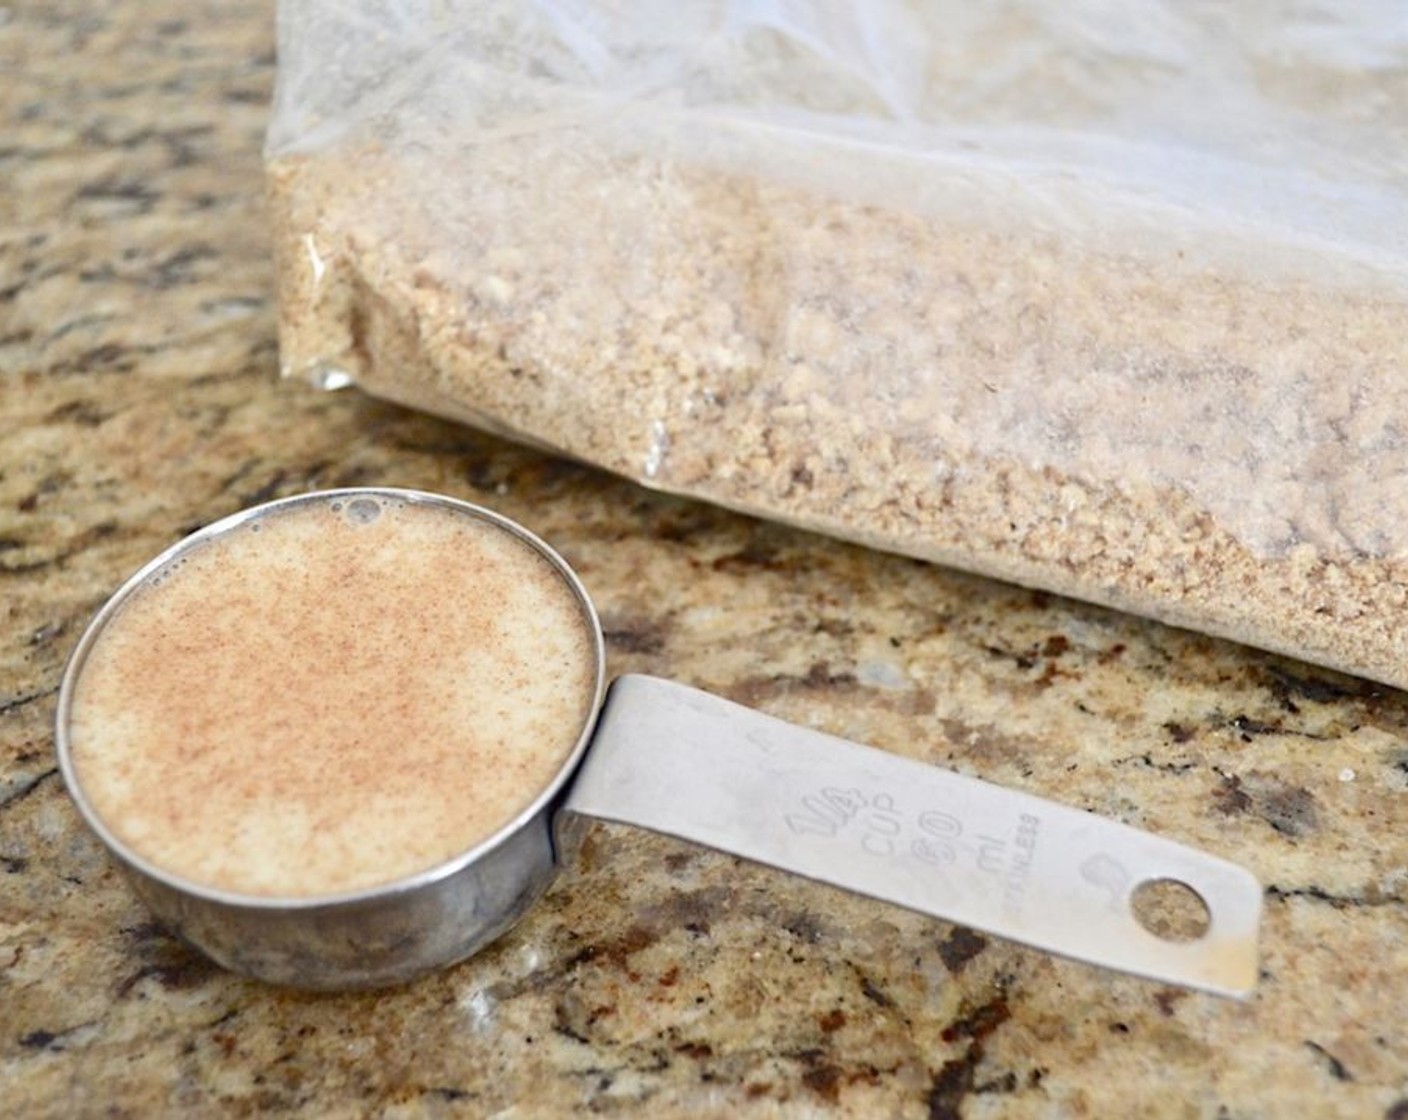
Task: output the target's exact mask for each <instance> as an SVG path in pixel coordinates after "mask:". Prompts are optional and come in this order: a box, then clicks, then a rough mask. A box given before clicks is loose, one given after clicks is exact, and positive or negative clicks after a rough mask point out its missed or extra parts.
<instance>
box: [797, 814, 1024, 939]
mask: <svg viewBox="0 0 1408 1120" xmlns="http://www.w3.org/2000/svg"><path fill="white" fill-rule="evenodd" d="M800 802H801V804H800V808H799V809H798V810H797V811H795V812H791V813H788V814H786V815H785V816H784V818H783V820H784V822H785V823H786V825H787V827H788V829H789V830H791V831H792V832H793V833H794V834H795V835H798V836H820V837H824V838H826V839H828V840H834V839H838V838H844V839H846V840H848V841H850V842H852V843H854V844H856V845H857V846H858V847H859V848H860V849H861V851H863V852H865V853H866V854H868V855H870V856H874V857H876V858H881V859H892V858H904V857H905V856H908V857H911V858H913V859H915V860H918V861H919V862H920V863H923V864H925V865H926V866H927V867H930V868H934V869H936V870H937V871H938V875H937V876H935V877H934V879H936V880H937V882H935V881H934V880H931V883H930V885H931V886H941V887H943V888H944V889H946V891H947V892H948V893H949V894H953V893H954V892H956V890H957V884H956V883H955V882H954V879H953V876H952V875H950V874H947V873H945V869H949V870H952V871H954V872H958V871H961V870H964V869H966V868H970V869H973V870H976V871H978V872H980V873H982V874H984V875H986V876H990V877H992V878H994V879H997V880H998V881H999V882H1000V884H1001V889H1002V893H1001V901H1002V910H1003V913H1004V915H1005V916H1007V917H1009V918H1012V919H1016V918H1019V917H1020V916H1021V912H1022V905H1023V900H1024V897H1025V895H1026V888H1027V882H1028V879H1029V877H1030V875H1031V869H1032V862H1033V860H1034V859H1035V857H1036V848H1037V840H1038V837H1039V835H1040V832H1041V818H1040V817H1038V816H1036V815H1035V814H1032V813H1021V814H1019V815H1018V817H1017V820H1016V824H1015V826H1014V827H1013V829H1012V831H1011V834H1010V835H1009V836H1006V837H1003V836H994V835H992V834H991V831H986V832H974V831H970V830H969V829H968V828H966V826H965V825H964V823H963V821H962V820H961V819H960V818H959V817H956V816H954V815H953V814H952V813H948V812H944V811H943V810H941V809H924V810H921V811H920V812H919V813H917V814H909V813H906V811H905V810H903V809H901V808H900V807H899V805H897V804H896V802H895V799H894V797H893V796H891V795H890V794H888V793H866V792H864V791H862V790H860V789H857V788H855V787H849V788H840V787H837V786H824V787H822V788H821V789H819V790H817V791H815V792H813V793H808V794H805V795H804V796H803V797H802V798H801V799H800Z"/></svg>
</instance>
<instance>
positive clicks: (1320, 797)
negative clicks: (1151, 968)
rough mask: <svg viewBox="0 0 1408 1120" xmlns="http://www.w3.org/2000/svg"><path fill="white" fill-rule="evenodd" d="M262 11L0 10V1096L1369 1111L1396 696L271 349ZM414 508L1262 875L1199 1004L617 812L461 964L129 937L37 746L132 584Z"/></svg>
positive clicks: (834, 707) (1381, 1101) (757, 682)
mask: <svg viewBox="0 0 1408 1120" xmlns="http://www.w3.org/2000/svg"><path fill="white" fill-rule="evenodd" d="M271 25H272V13H271V11H270V9H269V8H268V6H267V5H266V4H264V3H247V2H241V0H234V2H230V3H221V4H217V3H213V2H209V0H205V2H200V0H197V2H194V3H190V4H185V5H179V6H178V5H172V6H170V7H169V8H163V7H161V6H158V5H125V6H119V5H116V4H111V3H101V2H100V3H96V4H94V3H83V4H80V3H77V2H76V0H62V2H60V3H48V2H45V3H40V2H39V0H19V2H18V3H11V4H9V5H7V6H4V7H0V74H3V75H4V76H5V77H4V80H3V81H0V110H3V112H2V113H0V116H2V117H3V120H4V121H5V129H4V132H3V133H2V134H0V184H3V190H0V612H3V618H4V626H3V630H0V1101H3V1104H0V1111H3V1113H4V1114H5V1115H7V1116H19V1117H30V1116H34V1117H45V1116H64V1117H69V1116H134V1117H135V1116H143V1117H146V1116H160V1115H214V1114H228V1115H250V1114H264V1113H275V1112H281V1111H292V1110H294V1109H298V1110H300V1111H303V1112H306V1113H308V1114H310V1115H323V1116H360V1115H381V1116H439V1115H447V1116H450V1115H456V1116H459V1115H463V1116H494V1115H497V1116H522V1117H529V1116H551V1115H565V1114H569V1113H578V1112H600V1113H607V1114H616V1115H623V1116H650V1117H658V1116H671V1115H690V1116H740V1117H763V1116H810V1115H818V1114H821V1115H833V1114H834V1115H840V1116H894V1117H953V1116H964V1117H982V1116H998V1115H1001V1116H1015V1117H1026V1116H1097V1117H1104V1116H1133V1115H1150V1116H1199V1117H1201V1116H1207V1117H1218V1116H1225V1117H1255V1116H1288V1115H1304V1116H1312V1115H1313V1116H1317V1117H1327V1116H1347V1117H1349V1116H1352V1117H1384V1118H1394V1120H1404V1118H1405V1117H1408V1025H1405V1018H1408V1017H1405V1014H1404V1008H1405V1006H1408V866H1406V865H1408V828H1405V819H1406V818H1408V813H1405V804H1408V796H1405V794H1408V742H1406V741H1405V733H1408V700H1405V698H1404V696H1403V695H1401V694H1397V693H1393V692H1389V691H1387V690H1384V689H1382V688H1378V687H1376V686H1371V685H1368V684H1364V683H1361V682H1358V681H1354V680H1350V679H1345V678H1342V677H1337V676H1333V675H1331V674H1328V673H1325V672H1322V671H1318V670H1315V669H1312V668H1309V667H1307V666H1303V665H1298V664H1296V663H1293V662H1290V661H1286V660H1282V659H1278V658H1273V657H1269V656H1266V655H1263V654H1259V653H1255V652H1251V651H1248V650H1244V649H1238V648H1236V647H1233V646H1230V645H1227V644H1223V643H1219V642H1214V641H1211V640H1208V639H1204V638H1200V637H1197V636H1193V635H1189V634H1185V633H1180V632H1176V631H1173V630H1169V629H1166V628H1162V627H1159V626H1155V625H1152V624H1148V623H1144V622H1140V621H1138V620H1134V619H1130V618H1126V617H1121V616H1118V615H1115V614H1112V613H1109V612H1106V611H1102V610H1097V609H1094V608H1088V607H1083V606H1080V605H1078V604H1072V603H1069V602H1064V601H1060V600H1057V599H1052V598H1049V597H1045V596H1041V595H1035V594H1032V593H1029V592H1026V591H1022V590H1018V589H1014V588H1011V587H1006V586H1001V585H997V584H992V583H988V582H984V581H982V580H978V579H975V578H971V577H967V576H962V575H956V574H953V573H950V572H945V571H940V570H936V569H933V568H926V567H924V566H922V565H919V564H916V563H913V562H910V561H907V560H900V559H896V558H893V557H888V556H883V555H878V554H874V553H867V552H865V551H863V550H861V549H857V548H854V547H849V546H845V545H841V544H838V543H835V542H831V541H826V540H822V539H819V538H816V537H811V536H807V535H805V534H801V533H797V532H792V531H788V530H785V529H781V528H778V527H774V526H769V525H765V524H760V523H757V522H753V521H749V520H746V519H744V518H740V517H736V516H733V515H730V514H725V513H722V512H718V511H715V510H712V509H709V508H705V507H702V506H699V505H694V504H691V503H688V502H684V501H679V500H675V499H670V498H664V497H660V496H656V495H651V494H648V493H645V492H643V491H642V490H640V489H638V488H636V487H634V486H632V485H630V484H627V483H624V482H620V481H617V480H614V479H611V478H608V477H605V476H603V475H601V474H598V473H594V472H591V471H588V470H585V469H582V468H579V467H576V466H572V465H568V464H565V463H562V462H559V461H555V460H552V459H549V458H545V457H542V456H539V455H537V454H534V453H531V452H528V451H525V450H522V449H519V448H515V447H512V446H509V445H506V444H503V443H500V442H497V441H495V440H493V439H490V438H487V437H484V436H481V435H479V434H476V433H475V432H472V431H469V430H466V429H463V428H458V427H455V426H453V425H450V424H446V423H443V422H440V421H437V420H433V419H429V418H426V417H422V416H418V415H415V414H412V413H410V412H407V411H403V410H399V409H397V408H393V407H390V406H387V405H384V404H379V403H376V402H373V401H369V400H367V399H365V398H362V397H360V396H358V395H357V394H355V393H342V394H331V395H328V394H317V393H314V392H313V391H311V390H307V389H304V388H302V387H301V386H296V385H291V384H283V383H280V382H278V380H277V378H276V373H275V370H276V356H275V355H276V346H275V311H274V308H273V306H272V303H271V294H270V288H271V268H270V262H269V257H268V251H267V246H266V244H265V242H264V239H263V234H264V226H263V221H262V217H261V168H260V156H259V149H260V143H261V130H262V127H263V122H264V116H265V105H266V103H267V97H268V94H269V89H270V84H271V81H272V78H273V66H274V58H273V50H272V28H271ZM357 483H386V484H396V485H405V486H417V487H424V488H427V489H433V490H440V491H443V492H446V493H450V494H454V495H457V496H460V497H465V498H469V499H471V500H475V501H479V502H481V503H483V504H487V505H490V506H492V507H493V508H495V509H498V510H500V511H502V512H504V513H505V514H507V515H509V516H511V517H514V518H517V519H519V520H522V521H523V522H525V523H526V524H528V525H529V526H531V527H532V528H534V529H535V530H537V531H538V532H540V533H542V534H543V535H545V536H546V537H547V538H548V539H549V540H551V541H553V542H554V543H555V544H556V545H558V546H559V547H560V549H561V550H562V551H563V552H564V553H565V554H566V556H567V557H568V558H569V560H570V561H571V562H572V563H573V564H574V565H575V566H576V567H577V568H578V570H579V571H580V572H581V574H582V576H583V578H584V580H585V581H586V583H587V584H588V586H589V588H590V589H591V591H592V593H593V595H594V597H595V598H596V600H597V602H598V605H599V607H600V609H601V612H602V615H603V618H604V622H605V626H606V629H607V631H608V639H609V646H610V656H611V662H612V664H611V668H612V670H613V671H614V672H620V671H625V670H647V671H650V672H654V673H659V674H662V675H666V676H670V677H674V678H676V679H679V680H682V681H686V682H689V683H692V684H697V685H700V686H702V687H705V688H709V689H712V690H714V691H716V692H718V693H720V694H722V695H724V696H728V697H731V698H733V699H736V700H741V701H745V702H748V703H751V704H754V705H756V706H758V707H760V708H762V709H764V710H766V711H769V712H772V713H774V714H776V715H779V716H783V717H785V718H789V719H792V720H795V721H797V722H799V723H802V724H806V725H808V726H814V727H819V728H825V729H827V730H829V731H832V732H835V733H838V734H842V735H846V736H850V737H854V738H857V739H861V740H864V741H868V742H871V743H873V744H875V745H877V746H880V747H882V748H885V749H887V750H891V751H895V752H898V753H902V754H906V755H910V756H912V757H916V758H920V759H925V760H928V761H931V762H934V763H937V764H941V765H945V766H951V767H954V768H956V769H958V770H960V771H962V772H964V773H968V774H974V775H979V776H982V777H985V778H989V779H992V780H994V781H997V782H1000V783H1004V784H1007V785H1009V786H1012V787H1014V788H1020V789H1025V790H1030V791H1033V792H1036V793H1039V794H1042V795H1045V796H1049V797H1054V798H1057V799H1060V800H1063V801H1066V802H1068V803H1071V804H1075V805H1080V806H1084V807H1088V808H1090V809H1094V810H1096V811H1099V812H1101V813H1105V814H1109V815H1111V816H1114V817H1117V818H1120V819H1123V820H1126V821H1129V822H1131V823H1134V824H1136V825H1140V826H1142V827H1146V828H1150V829H1153V830H1156V831H1158V832H1161V833H1164V834H1166V835H1169V836H1171V837H1174V838H1176V839H1180V840H1184V841H1187V842H1190V843H1193V844H1196V845H1199V846H1202V847H1206V848H1208V849H1209V850H1212V851H1214V852H1217V853H1219V854H1222V855H1225V856H1228V857H1230V858H1233V859H1236V860H1238V861H1239V862H1242V863H1244V864H1245V865H1246V866H1248V867H1249V868H1250V869H1252V870H1253V871H1254V872H1255V873H1256V874H1257V875H1258V876H1259V878H1260V879H1261V881H1262V882H1263V883H1264V884H1265V890H1266V894H1265V904H1266V914H1265V925H1264V933H1263V969H1264V971H1263V976H1262V980H1261V983H1260V985H1259V987H1258V989H1257V991H1256V994H1255V995H1254V996H1253V997H1252V998H1251V999H1250V1000H1248V1001H1247V1002H1244V1003H1237V1002H1232V1001H1227V1000H1221V999H1216V998H1213V997H1210V996H1203V995H1195V994H1189V993H1186V992H1184V991H1180V990H1175V989H1172V988H1168V987H1164V986H1161V985H1157V984H1151V983H1148V982H1144V981H1139V980H1134V979H1129V978H1125V977H1117V976H1113V975H1109V974H1106V973H1102V972H1100V971H1097V970H1095V969H1092V968H1088V967H1085V966H1081V965H1076V964H1072V963H1069V962H1064V961H1059V960H1054V959H1051V958H1049V957H1046V956H1043V955H1041V954H1039V953H1036V952H1031V951H1027V950H1024V949H1020V948H1016V947H1013V946H1010V945H1007V944H1004V943H1001V942H998V941H996V940H994V939H991V938H988V937H984V936H980V935H978V934H975V933H973V932H971V931H968V930H965V929H961V928H956V927H954V926H951V925H948V924H945V923H943V922H940V921H936V920H931V919H927V918H921V917H918V916H916V915H912V914H909V913H906V912H902V911H897V910H894V909H891V908H888V907H885V906H883V905H880V904H878V903H874V902H869V901H866V900H863V899H858V898H852V897H849V896H843V895H841V894H840V893H839V892H835V891H832V890H830V889H827V888H824V887H820V886H816V885H813V884H808V883H804V882H800V881H795V880H788V879H786V878H785V877H783V876H781V875H779V874H776V873H773V872H770V871H766V870H763V869H759V868H756V867H752V866H749V865H745V864H742V863H740V862H738V861H736V860H733V859H730V858H727V857H724V856H721V855H717V854H713V853H710V852H705V851H700V850H697V849H694V848H691V847H689V846H687V845H684V844H682V843H677V842H673V841H668V840H665V839H663V838H659V837H655V836H652V835H648V834H644V833H640V832H634V831H632V830H629V829H625V828H618V827H611V828H608V827H604V826H603V827H599V828H597V829H596V830H595V831H594V832H592V834H591V835H590V836H589V838H588V842H587V845H586V848H585V850H584V852H583V855H582V859H581V862H580V864H578V865H577V866H575V867H573V868H572V869H571V870H570V871H569V872H568V873H566V874H565V875H563V876H562V877H561V878H560V879H559V882H558V884H557V886H556V887H555V888H554V889H553V890H552V892H551V893H550V894H549V896H548V898H547V899H546V900H545V901H544V902H543V903H542V904H541V905H540V906H538V907H537V909H536V910H535V911H534V912H533V913H532V914H531V916H530V917H529V918H528V919H527V920H526V921H525V922H524V923H523V924H522V925H520V926H519V927H518V928H517V929H515V930H514V931H513V932H512V933H510V934H509V935H508V936H506V937H505V938H504V939H503V940H502V941H500V942H499V943H498V944H496V945H495V946H494V947H493V948H492V949H490V950H489V951H487V952H485V953H484V954H483V955H481V956H480V957H478V958H477V959H475V960H472V961H470V962H467V963H465V964H463V965H461V966H459V967H456V968H453V969H450V970H447V971H445V972H444V973H442V974H439V975H435V976H433V977H431V978H429V979H427V980H424V981H422V982H419V983H417V984H414V985H412V986H410V987H407V988H405V989H402V990H397V991H392V992H384V993H380V994H370V995H354V996H336V997H334V996H311V995H304V994H297V993H291V992H283V991H274V990H270V989H268V988H265V987H262V986H260V985H258V984H254V983H250V982H246V981H242V980H239V979H236V978H234V977H232V976H229V975H226V974H223V973H222V972H220V971H218V970H216V969H215V968H214V967H213V966H210V965H208V964H206V963H204V962H203V960H202V959H201V958H199V957H197V956H195V955H194V954H193V953H191V952H190V951H188V950H187V949H185V948H183V947H182V946H181V945H180V944H179V943H177V942H176V941H174V940H173V939H172V938H171V937H170V936H168V935H167V934H166V933H165V932H163V930H162V929H160V928H158V927H157V926H155V925H154V924H153V923H152V922H151V921H150V920H149V918H148V917H147V915H146V914H145V913H144V911H143V909H142V907H141V906H140V905H139V904H138V902H137V901H136V900H135V898H134V897H133V895H132V894H131V893H130V891H129V890H128V888H127V886H126V885H125V882H124V881H123V879H122V878H121V876H120V875H119V874H118V872H117V871H116V870H115V869H114V867H113V865H112V863H111V862H110V861H109V859H108V858H107V857H106V855H105V853H104V852H103V850H102V848H101V847H100V846H99V845H98V844H97V842H96V841H95V840H94V839H92V838H91V837H90V836H89V835H88V834H87V833H86V832H85V831H84V830H83V829H82V828H81V827H80V825H79V823H78V820H77V818H76V815H75V813H74V810H73V808H72V807H71V805H70V803H69V801H68V799H67V796H66V794H65V793H64V790H63V788H62V783H61V782H60V780H59V778H58V775H57V773H56V770H55V763H54V758H53V737H52V731H51V723H52V719H53V712H54V705H55V694H56V690H57V688H58V682H59V677H60V673H61V669H62V665H63V662H64V659H65V657H66V655H67V653H68V651H69V649H70V648H71V646H72V644H73V642H74V641H75V640H76V639H77V637H78V634H79V632H80V630H81V628H82V626H83V624H84V622H85V620H86V618H87V617H88V616H89V615H90V614H91V612H92V611H93V610H94V609H95V608H96V607H97V606H98V605H99V604H100V603H101V601H102V600H103V599H104V598H105V597H106V595H107V594H108V593H109V592H110V591H111V590H113V589H114V588H115V587H116V586H117V584H118V583H120V582H121V580H122V579H123V578H125V576H126V575H127V574H128V573H129V572H130V571H132V570H133V569H135V568H136V567H137V566H139V565H140V564H141V563H142V562H143V561H145V560H146V559H147V558H149V557H150V556H151V555H153V554H154V553H155V552H157V551H159V550H160V549H161V548H162V547H164V546H165V545H166V544H168V543H170V542H171V541H173V540H174V539H176V538H177V537H179V536H180V535H182V534H183V533H185V532H186V531H188V530H190V529H192V528H194V527H196V526H198V525H200V524H203V523H205V522H208V521H210V520H212V519H214V518H217V517H219V516H221V515H223V514H226V513H229V512H231V511H233V510H235V509H238V508H240V507H242V506H244V505H247V504H250V503H252V502H254V501H257V500H259V499H262V498H267V497H271V496H275V495H280V494H288V493H293V492H297V491H300V490H304V489H308V488H312V487H320V486H332V485H343V484H357Z"/></svg>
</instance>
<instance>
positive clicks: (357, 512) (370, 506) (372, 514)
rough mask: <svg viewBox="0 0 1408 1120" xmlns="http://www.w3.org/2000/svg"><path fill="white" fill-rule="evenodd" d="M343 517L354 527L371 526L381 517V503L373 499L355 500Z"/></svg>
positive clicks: (350, 503)
mask: <svg viewBox="0 0 1408 1120" xmlns="http://www.w3.org/2000/svg"><path fill="white" fill-rule="evenodd" d="M342 516H343V517H344V518H346V520H347V521H348V523H349V524H352V525H370V524H371V523H372V522H373V521H375V520H376V519H377V518H378V517H380V516H381V503H380V502H378V501H376V500H375V499H373V498H353V499H352V500H351V501H350V502H348V503H347V508H346V511H345V512H344V513H343V515H342Z"/></svg>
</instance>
